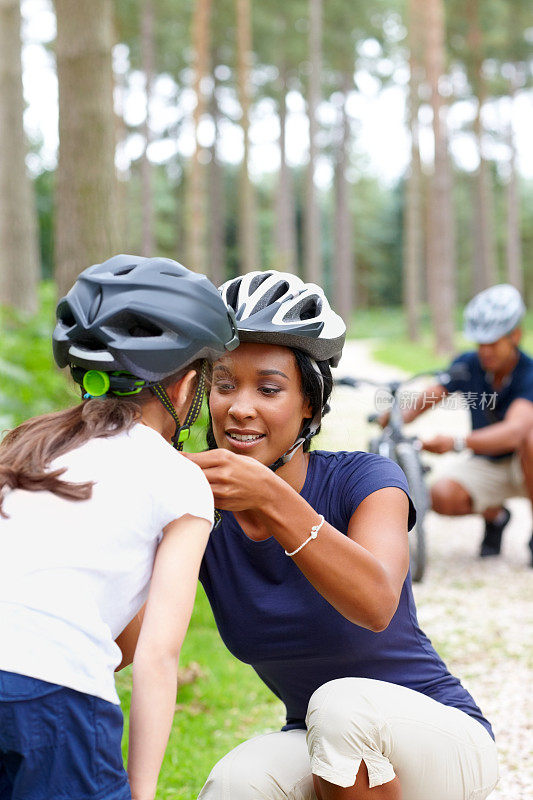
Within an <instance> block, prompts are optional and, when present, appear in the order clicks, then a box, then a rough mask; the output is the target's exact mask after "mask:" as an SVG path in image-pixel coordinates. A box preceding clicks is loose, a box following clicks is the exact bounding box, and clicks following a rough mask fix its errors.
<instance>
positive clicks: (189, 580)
mask: <svg viewBox="0 0 533 800" xmlns="http://www.w3.org/2000/svg"><path fill="white" fill-rule="evenodd" d="M210 527H211V526H210V524H209V523H208V522H207V521H206V520H204V519H199V518H198V517H192V516H189V515H186V516H185V517H181V518H180V519H179V520H176V521H174V522H172V523H171V524H170V525H167V527H166V528H165V535H164V536H163V539H162V541H161V543H160V545H159V547H158V549H157V553H156V558H155V563H154V570H153V573H152V579H151V582H150V590H149V593H148V600H147V603H146V610H145V614H144V620H143V623H142V628H141V632H140V635H139V640H138V643H137V648H136V649H135V656H134V658H133V692H132V699H131V711H130V739H129V757H128V776H129V780H130V786H131V792H132V797H133V800H153V798H154V797H155V792H156V787H157V778H158V776H159V770H160V768H161V762H162V760H163V756H164V753H165V748H166V745H167V742H168V737H169V734H170V728H171V725H172V719H173V716H174V707H175V704H176V691H177V675H178V659H179V654H180V649H181V645H182V643H183V639H184V638H185V633H186V631H187V627H188V625H189V620H190V617H191V613H192V608H193V604H194V598H195V594H196V584H197V580H198V571H199V569H200V562H201V560H202V556H203V553H204V550H205V546H206V544H207V540H208V537H209V531H210Z"/></svg>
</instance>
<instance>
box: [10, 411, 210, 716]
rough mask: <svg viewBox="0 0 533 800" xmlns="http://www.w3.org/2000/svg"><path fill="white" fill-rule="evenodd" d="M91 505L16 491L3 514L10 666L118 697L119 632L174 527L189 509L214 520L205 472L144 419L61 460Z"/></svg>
mask: <svg viewBox="0 0 533 800" xmlns="http://www.w3.org/2000/svg"><path fill="white" fill-rule="evenodd" d="M51 467H52V468H54V469H55V468H56V467H66V468H67V471H66V473H65V474H64V475H63V476H62V477H63V478H65V479H67V480H71V481H76V482H78V481H87V480H92V481H95V485H94V487H93V493H92V497H91V498H90V500H84V501H73V500H64V499H62V498H61V497H58V496H57V495H55V494H52V493H51V492H44V491H41V492H29V491H25V490H21V489H16V490H13V491H10V492H8V494H7V495H6V498H5V501H4V510H5V512H6V513H7V514H8V515H9V518H8V519H2V518H0V669H3V670H6V671H8V672H16V673H19V674H22V675H28V676H30V677H33V678H40V679H41V680H44V681H49V682H50V683H57V684H60V685H62V686H67V687H69V688H71V689H76V690H78V691H80V692H85V693H87V694H91V695H96V696H97V697H101V698H103V699H104V700H108V701H110V702H111V703H118V702H119V700H118V696H117V693H116V689H115V681H114V669H115V667H116V666H117V665H118V664H119V663H120V659H121V654H120V650H119V648H118V647H117V645H116V644H115V643H114V639H115V638H116V637H117V636H118V634H119V633H120V632H121V631H122V630H123V629H124V628H125V627H126V625H127V624H128V622H129V621H130V620H131V619H132V618H133V617H134V616H135V614H136V613H137V612H138V611H139V609H140V608H141V606H142V605H143V603H144V601H145V600H146V597H147V594H148V584H149V581H150V576H151V573H152V568H153V563H154V557H155V552H156V549H157V545H158V544H159V541H160V540H161V537H162V531H163V528H164V527H165V525H168V524H169V523H170V522H172V521H173V520H175V519H178V518H179V517H181V516H183V515H184V514H192V515H193V516H196V517H202V518H203V519H207V520H209V522H211V524H212V523H213V495H212V493H211V489H210V488H209V484H208V482H207V480H206V479H205V477H204V475H203V474H202V471H201V470H200V469H199V467H197V466H196V465H195V464H193V463H192V462H191V461H188V460H187V459H186V458H184V457H183V456H182V455H181V454H180V453H178V452H177V451H176V450H174V449H173V448H172V447H171V445H169V444H168V443H167V442H166V441H165V440H164V439H163V438H162V436H160V435H159V434H158V433H157V432H156V431H154V430H153V429H152V428H148V427H147V426H145V425H142V424H137V425H135V426H134V427H133V428H132V429H131V430H130V431H129V432H124V433H120V434H118V435H116V436H113V437H111V438H107V439H104V438H99V439H91V440H90V441H88V442H86V443H85V444H84V445H82V446H81V447H79V448H77V449H76V450H72V451H71V452H69V453H67V454H65V455H64V456H61V457H60V458H58V459H57V460H56V461H54V463H53V464H52V465H51Z"/></svg>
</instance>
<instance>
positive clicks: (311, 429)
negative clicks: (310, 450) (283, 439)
mask: <svg viewBox="0 0 533 800" xmlns="http://www.w3.org/2000/svg"><path fill="white" fill-rule="evenodd" d="M309 361H310V362H311V366H312V367H313V369H314V371H315V372H316V374H317V375H318V377H319V379H320V386H321V391H320V393H321V395H322V403H321V404H320V408H319V409H318V411H317V412H316V414H315V415H314V416H313V418H312V420H311V421H310V422H309V423H308V424H307V425H305V426H304V427H303V428H302V431H301V433H300V435H299V437H298V438H297V439H296V441H295V442H294V444H293V445H292V447H289V449H288V450H286V451H285V453H283V455H282V456H280V457H279V458H278V459H276V461H274V463H273V464H270V465H269V467H268V468H269V469H271V470H272V472H276V470H278V469H279V468H280V467H281V466H283V464H287V463H288V462H289V461H290V460H291V458H292V457H293V455H294V454H295V453H296V451H297V450H298V448H299V447H301V446H302V445H304V444H305V443H306V442H307V441H308V440H309V439H311V438H312V437H313V436H314V435H315V433H316V432H317V430H318V429H319V428H320V425H321V423H322V415H323V414H324V413H325V412H326V411H327V410H328V408H327V406H326V405H324V378H323V376H322V373H321V372H320V369H319V366H318V364H317V363H316V361H315V360H314V359H313V358H310V359H309Z"/></svg>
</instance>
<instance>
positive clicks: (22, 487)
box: [0, 256, 237, 800]
mask: <svg viewBox="0 0 533 800" xmlns="http://www.w3.org/2000/svg"><path fill="white" fill-rule="evenodd" d="M236 344H237V338H236V335H235V328H234V324H233V320H232V316H231V314H230V313H228V311H227V309H226V306H225V304H224V303H223V301H222V300H221V298H220V297H219V295H218V293H217V291H216V289H215V287H214V286H212V284H211V283H210V282H209V281H208V280H207V278H205V277H204V276H200V275H195V274H194V273H192V272H189V270H187V269H185V268H184V267H182V266H181V265H179V264H177V263H176V262H174V261H170V260H168V259H143V258H137V257H133V256H116V257H114V258H111V259H109V260H108V261H106V262H104V263H103V264H98V265H95V266H93V267H90V268H89V269H87V270H85V271H84V272H83V273H82V274H81V275H80V276H79V278H78V281H77V282H76V284H75V285H74V287H73V288H72V289H71V290H70V292H69V293H68V295H67V296H66V297H65V298H64V299H63V300H62V301H61V302H60V303H59V305H58V308H57V326H56V329H55V331H54V335H53V345H54V355H55V358H56V361H57V363H58V364H59V366H60V367H65V366H69V367H70V370H71V372H72V375H73V377H74V379H75V380H76V381H77V382H78V383H79V384H80V385H81V387H82V394H83V402H82V403H81V404H80V405H78V406H76V407H75V408H70V409H67V410H65V411H60V412H57V413H54V414H47V415H45V416H42V417H37V418H35V419H31V420H28V421H27V422H25V423H23V424H22V425H20V426H19V427H18V428H16V429H15V430H13V431H11V432H10V433H9V434H8V435H7V436H6V437H5V439H4V440H3V442H2V444H1V446H0V515H1V517H0V798H2V800H8V798H9V799H10V800H11V799H12V800H22V798H24V799H25V800H47V799H48V798H50V800H52V798H53V800H60V798H70V799H71V800H88V799H89V798H94V800H96V798H98V799H100V798H102V800H103V798H106V800H123V799H124V800H126V798H131V797H132V796H133V798H134V800H150V798H153V797H154V795H155V790H156V784H157V777H158V773H159V769H160V766H161V761H162V758H163V754H164V750H165V747H166V743H167V739H168V735H169V731H170V726H171V722H172V716H173V711H174V705H175V697H176V684H177V665H178V656H179V652H180V647H181V644H182V641H183V638H184V636H185V631H186V629H187V625H188V622H189V618H190V614H191V610H192V605H193V601H194V595H195V589H196V580H197V574H198V568H199V564H200V560H201V558H202V554H203V551H204V548H205V545H206V542H207V539H208V535H209V531H210V529H211V525H212V521H213V499H212V494H211V491H210V489H209V486H208V484H207V481H206V480H205V478H204V477H203V476H202V473H201V471H200V470H199V469H198V467H196V466H195V465H194V464H192V463H191V462H189V461H187V460H186V459H185V458H183V456H182V455H181V454H179V453H177V452H176V450H175V449H173V448H172V447H171V446H170V445H169V443H168V442H169V441H172V442H173V444H174V446H175V447H177V448H178V449H180V448H181V446H182V444H181V443H182V442H183V440H184V439H185V438H186V437H187V435H188V430H189V426H190V425H191V424H192V422H193V421H194V418H195V415H196V414H197V412H198V409H199V407H200V403H201V397H202V393H203V363H204V362H203V359H213V358H216V357H217V356H220V355H221V354H222V353H223V352H224V351H225V349H231V348H232V347H235V346H236ZM180 420H183V424H180ZM147 595H148V600H147V604H146V612H145V615H144V621H143V624H142V630H141V633H140V636H139V641H138V646H137V649H136V653H135V658H134V663H133V694H132V704H131V714H130V751H129V761H128V775H126V773H125V771H124V768H123V764H122V757H121V734H122V715H121V713H120V706H119V700H118V696H117V694H116V690H115V685H114V678H113V673H114V670H115V668H116V666H117V665H118V663H119V661H120V660H121V654H120V650H119V647H118V646H117V645H116V644H115V641H114V640H115V639H116V638H117V637H118V636H119V634H121V632H124V629H125V628H126V627H127V625H128V623H130V620H133V619H134V618H135V617H136V615H137V613H138V611H139V609H140V608H141V606H142V605H143V604H144V602H145V600H146V596H147ZM123 636H124V637H126V634H125V633H123ZM126 638H127V637H126ZM128 776H129V784H128ZM130 787H131V793H130Z"/></svg>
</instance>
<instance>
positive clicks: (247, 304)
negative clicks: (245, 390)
mask: <svg viewBox="0 0 533 800" xmlns="http://www.w3.org/2000/svg"><path fill="white" fill-rule="evenodd" d="M220 292H221V294H222V298H223V299H224V300H225V302H226V304H227V305H228V306H229V307H230V308H231V309H233V310H234V311H235V317H236V321H237V328H238V331H239V339H240V341H241V342H264V343H265V344H279V345H284V346H286V347H297V348H298V349H299V350H303V352H304V353H308V355H310V356H311V357H312V358H313V359H315V360H316V361H328V362H329V363H330V365H331V366H332V367H336V366H337V364H338V363H339V359H340V357H341V353H342V348H343V345H344V339H345V336H346V325H345V324H344V321H343V320H342V319H341V317H339V315H338V314H336V313H335V312H334V311H333V310H332V308H331V306H330V305H329V303H328V300H327V298H326V295H325V294H324V292H323V291H322V289H321V288H320V287H319V286H316V285H315V284H314V283H304V282H303V281H302V280H301V279H300V278H299V277H298V276H297V275H292V274H291V273H289V272H277V271H276V270H267V271H266V272H249V273H248V274H247V275H243V276H239V277H237V278H233V279H232V280H230V281H226V283H224V284H223V285H222V286H221V287H220Z"/></svg>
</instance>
